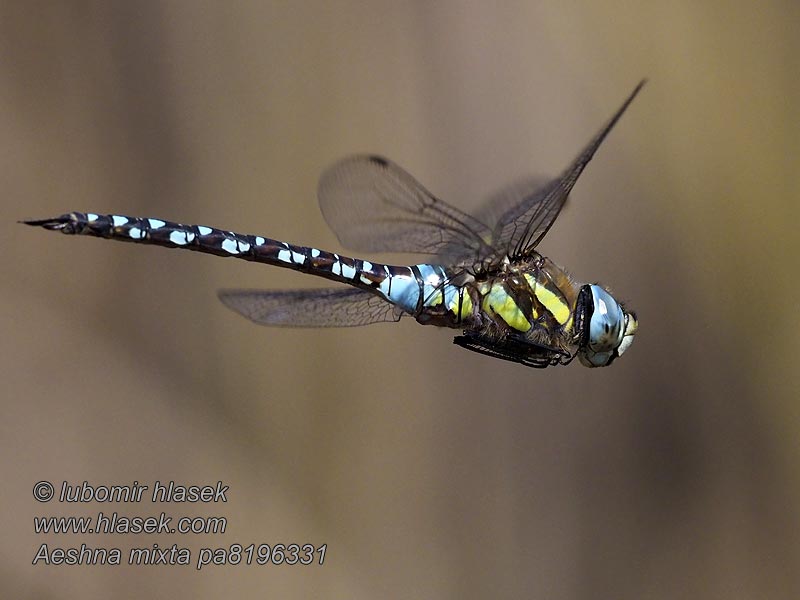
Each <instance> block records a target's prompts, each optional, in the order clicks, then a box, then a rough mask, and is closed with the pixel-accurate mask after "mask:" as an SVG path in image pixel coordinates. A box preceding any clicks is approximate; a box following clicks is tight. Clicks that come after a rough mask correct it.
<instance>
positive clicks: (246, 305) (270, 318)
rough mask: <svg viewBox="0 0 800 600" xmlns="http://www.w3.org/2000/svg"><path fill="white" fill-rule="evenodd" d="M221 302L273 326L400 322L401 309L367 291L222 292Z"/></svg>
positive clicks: (255, 320)
mask: <svg viewBox="0 0 800 600" xmlns="http://www.w3.org/2000/svg"><path fill="white" fill-rule="evenodd" d="M218 295H219V299H220V300H222V303H223V304H225V306H227V307H228V308H230V309H231V310H233V311H235V312H237V313H239V314H240V315H242V316H243V317H246V318H248V319H250V320H251V321H254V322H255V323H259V324H260V325H269V326H272V327H355V326H358V325H369V324H370V323H383V322H387V321H399V320H400V317H401V316H402V315H403V313H402V312H401V311H399V309H397V308H396V307H394V306H393V305H392V304H390V303H389V302H386V301H385V300H382V299H381V298H379V297H378V296H376V295H375V294H372V293H370V292H368V291H366V290H359V289H355V288H341V289H339V288H332V289H313V288H312V289H307V290H276V291H267V290H220V292H219V294H218Z"/></svg>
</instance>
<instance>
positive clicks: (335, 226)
mask: <svg viewBox="0 0 800 600" xmlns="http://www.w3.org/2000/svg"><path fill="white" fill-rule="evenodd" d="M644 84H645V81H641V82H640V83H639V84H638V85H637V86H636V88H635V89H634V90H633V91H632V92H631V93H630V95H629V96H628V97H627V99H626V100H625V102H624V103H623V104H622V106H621V107H620V108H619V109H618V110H617V111H616V113H614V115H613V116H612V117H611V119H610V120H609V121H608V122H607V123H606V124H605V125H604V126H603V128H602V129H601V130H600V131H599V132H598V133H597V134H596V135H595V136H594V138H592V140H591V141H590V142H589V143H588V145H587V146H586V147H585V148H584V149H583V150H582V151H581V152H580V154H578V156H577V157H576V158H575V159H574V160H573V161H572V163H571V164H570V165H569V166H568V167H567V168H566V169H565V170H564V171H563V172H562V173H561V174H560V175H559V176H558V177H556V178H554V179H551V180H548V181H545V182H544V183H542V182H541V181H539V182H533V181H531V182H528V183H526V184H522V185H518V186H514V187H513V188H509V189H508V190H506V191H505V192H504V193H502V194H500V195H498V196H496V197H494V198H493V199H492V201H490V202H489V203H487V205H486V207H485V208H484V209H483V211H482V212H481V213H478V214H477V216H471V215H469V214H466V213H464V212H462V211H461V210H459V209H458V208H456V207H454V206H451V205H450V204H448V203H446V202H444V201H442V200H440V199H439V198H437V197H436V196H434V195H433V194H431V193H430V192H429V191H428V190H427V189H426V188H425V187H424V186H423V185H422V184H420V183H419V182H418V181H417V180H416V179H414V177H412V176H411V175H410V174H409V173H408V172H406V171H405V170H404V169H402V168H401V167H400V166H398V165H397V164H395V163H394V162H392V161H390V160H388V159H386V158H384V157H381V156H377V155H356V156H351V157H348V158H345V159H343V160H340V161H339V162H337V163H335V164H334V165H333V166H332V167H330V168H329V169H328V170H327V171H325V172H324V173H323V174H322V177H321V178H320V183H319V188H318V200H319V206H320V209H321V211H322V215H323V217H324V219H325V221H326V222H327V223H328V225H329V226H330V227H331V229H332V230H333V232H334V233H335V234H336V236H337V237H338V239H339V242H340V243H341V244H342V245H343V246H344V247H348V248H350V249H352V250H354V251H357V252H359V253H362V252H364V253H368V252H395V253H396V252H404V253H414V254H426V255H431V256H432V257H433V258H432V260H431V262H425V263H419V264H413V265H389V264H382V263H379V262H374V261H369V260H364V259H359V258H350V257H348V256H344V255H341V254H337V253H333V252H327V251H324V250H320V249H317V248H313V247H308V246H299V245H295V244H290V243H287V242H282V241H279V240H274V239H270V238H267V237H263V236H259V235H245V234H240V233H235V232H233V231H227V230H223V229H217V228H214V227H206V226H203V225H184V224H181V223H176V222H172V221H167V220H164V219H157V218H147V217H144V218H142V217H127V216H122V215H113V214H105V215H104V214H97V213H91V212H89V213H81V212H71V213H67V214H64V215H62V216H60V217H55V218H50V219H39V220H29V221H23V223H25V224H27V225H32V226H37V227H43V228H45V229H49V230H54V231H60V232H62V233H65V234H70V235H88V236H95V237H101V238H106V239H112V240H121V241H126V242H136V243H142V244H154V245H157V246H166V247H169V248H183V249H187V250H194V251H197V252H203V253H206V254H214V255H217V256H222V257H234V258H239V259H243V260H249V261H253V262H256V263H265V264H268V265H274V266H278V267H284V268H287V269H293V270H295V271H300V272H302V273H308V274H311V275H317V276H319V277H323V278H325V279H328V280H331V281H334V282H336V283H339V284H346V286H338V287H332V288H329V289H324V288H323V289H297V290H222V291H220V292H219V298H220V299H221V300H222V302H223V303H224V304H225V305H226V306H227V307H229V308H231V309H232V310H234V311H236V312H237V313H239V314H241V315H243V316H244V317H246V318H248V319H250V320H251V321H254V322H256V323H259V324H261V325H270V326H288V327H348V326H357V325H368V324H371V323H380V322H395V321H399V320H400V319H401V318H402V317H408V316H411V317H413V318H414V319H415V320H416V321H417V322H418V323H421V324H423V325H434V326H438V327H446V328H451V329H460V330H461V334H460V335H456V336H455V338H454V340H453V341H454V343H455V344H457V345H458V346H461V347H462V348H466V349H467V350H471V351H474V352H478V353H481V354H484V355H488V356H490V357H494V358H499V359H502V360H507V361H512V362H515V363H519V364H522V365H525V366H529V367H538V368H544V367H548V366H551V365H566V364H569V363H570V362H572V360H573V359H574V358H575V357H576V356H577V357H578V359H579V361H580V362H581V363H582V364H584V365H586V366H587V367H604V366H607V365H610V364H611V363H612V362H614V360H615V359H616V358H617V357H619V356H621V355H622V354H623V353H624V352H625V351H626V350H627V349H628V348H629V347H630V345H631V343H632V341H633V338H634V336H635V334H636V332H637V330H638V320H637V318H636V314H635V313H634V312H633V311H631V310H630V309H628V308H627V307H626V306H624V305H623V303H622V302H619V301H617V300H616V299H615V298H614V297H613V296H612V295H611V293H610V292H609V290H608V289H606V288H605V287H603V286H601V285H599V284H595V283H578V282H576V281H574V280H573V278H572V277H571V276H570V275H569V274H568V273H567V272H566V271H565V270H564V269H563V268H562V267H559V266H558V265H556V264H555V263H554V262H553V261H551V260H550V259H549V258H547V257H545V256H543V255H542V254H540V253H539V252H538V250H537V249H538V246H539V243H540V242H541V241H542V239H543V238H544V236H545V235H546V234H547V232H548V231H549V230H550V227H551V226H552V225H553V223H554V222H555V220H556V218H557V217H558V215H559V214H560V212H561V209H562V208H563V207H564V204H565V202H566V200H567V197H568V196H569V194H570V192H571V191H572V188H573V186H574V185H575V183H576V181H577V180H578V177H579V176H580V174H581V173H582V172H583V170H584V168H585V167H586V165H587V164H588V163H589V161H590V160H591V159H592V157H593V156H594V154H595V152H596V151H597V149H598V148H599V147H600V145H601V144H602V142H603V141H604V140H605V139H606V136H607V135H608V134H609V132H610V131H611V130H612V128H613V127H614V126H615V125H616V123H617V121H619V119H620V118H621V117H622V115H623V113H624V112H625V111H626V110H627V108H628V106H629V105H630V104H631V102H632V101H633V99H634V98H635V97H636V95H637V94H638V93H639V91H640V90H641V89H642V86H643V85H644Z"/></svg>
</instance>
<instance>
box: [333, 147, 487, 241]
mask: <svg viewBox="0 0 800 600" xmlns="http://www.w3.org/2000/svg"><path fill="white" fill-rule="evenodd" d="M318 195H319V205H320V209H321V210H322V215H323V216H324V217H325V220H326V221H327V223H328V225H329V226H330V228H331V229H332V230H333V231H334V233H336V236H337V237H338V238H339V241H340V242H341V243H342V245H343V246H344V247H346V248H350V249H352V250H356V251H359V252H414V253H420V254H439V253H441V252H442V251H444V250H446V251H447V253H448V254H457V255H465V256H466V255H470V256H471V255H475V256H486V255H488V254H490V253H491V252H492V249H491V248H490V247H489V246H488V245H487V240H488V239H489V235H490V233H491V230H490V229H489V228H488V227H487V226H486V225H484V224H483V223H481V222H480V221H478V220H477V219H475V218H474V217H471V216H470V215H468V214H466V213H463V212H461V211H460V210H458V209H457V208H455V207H453V206H450V205H449V204H447V203H445V202H443V201H442V200H439V199H438V198H436V197H434V196H433V194H431V193H430V192H429V191H428V190H426V189H425V188H424V187H423V186H422V184H420V183H419V182H418V181H417V180H416V179H414V178H413V177H412V176H411V175H409V174H408V173H407V172H406V171H405V170H403V169H402V168H401V167H399V166H398V165H396V164H395V163H393V162H391V161H389V160H387V159H385V158H383V157H380V156H373V155H358V156H352V157H349V158H345V159H343V160H341V161H339V162H337V163H336V164H334V165H333V166H332V167H330V168H329V169H328V170H327V171H325V173H323V174H322V177H321V178H320V182H319V193H318Z"/></svg>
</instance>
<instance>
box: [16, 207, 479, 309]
mask: <svg viewBox="0 0 800 600" xmlns="http://www.w3.org/2000/svg"><path fill="white" fill-rule="evenodd" d="M26 223H27V224H28V225H34V226H40V227H44V228H45V229H50V230H55V231H61V232H62V233H65V234H68V235H89V236H93V237H100V238H106V239H113V240H119V241H125V242H134V243H140V244H151V245H156V246H164V247H167V248H183V249H186V250H194V251H195V252H202V253H205V254H214V255H216V256H221V257H232V258H240V259H243V260H249V261H253V262H258V263H264V264H269V265H274V266H279V267H284V268H288V269H293V270H296V271H301V272H303V273H308V274H311V275H316V276H318V277H324V278H326V279H330V280H333V281H337V282H340V283H346V284H348V285H352V286H355V287H358V288H362V289H367V290H370V291H372V292H373V293H375V294H377V295H379V296H381V297H383V298H384V299H385V300H388V301H389V302H391V303H393V304H395V305H396V306H398V307H400V308H401V309H403V311H405V312H407V313H409V314H411V315H413V316H415V317H418V316H419V315H421V314H423V313H426V312H427V313H431V314H433V313H436V312H437V310H438V309H439V308H440V307H441V308H442V309H444V310H445V312H446V311H447V310H450V309H452V311H453V313H454V315H458V314H462V313H463V314H465V315H466V314H468V313H469V311H470V310H471V304H465V302H464V300H463V299H461V295H462V294H463V290H460V289H459V288H457V287H456V286H453V285H449V284H447V283H446V282H447V274H446V272H445V269H444V267H442V266H439V265H429V264H419V265H412V266H392V265H385V264H381V263H372V262H370V261H366V260H361V259H357V258H350V257H348V256H341V255H339V254H336V253H332V252H327V251H325V250H319V249H317V248H311V247H307V246H297V245H294V244H289V243H287V242H282V241H279V240H274V239H270V238H267V237H263V236H259V235H249V234H241V233H236V232H233V231H225V230H222V229H217V228H215V227H207V226H205V225H184V224H182V223H176V222H173V221H166V220H164V219H156V218H149V217H128V216H123V215H100V214H96V213H80V212H71V213H68V214H65V215H61V216H60V217H55V218H52V219H41V220H36V221H26ZM467 302H469V299H468V296H467ZM439 312H441V311H439ZM451 320H452V319H451ZM458 320H460V319H458Z"/></svg>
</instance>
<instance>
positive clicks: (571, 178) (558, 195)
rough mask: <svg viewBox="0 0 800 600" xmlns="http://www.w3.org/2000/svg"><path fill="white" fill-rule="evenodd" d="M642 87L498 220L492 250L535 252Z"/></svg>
mask: <svg viewBox="0 0 800 600" xmlns="http://www.w3.org/2000/svg"><path fill="white" fill-rule="evenodd" d="M644 84H645V81H644V80H643V81H641V82H640V83H639V85H637V86H636V88H635V89H634V90H633V92H631V94H630V95H629V96H628V98H627V100H625V102H624V103H623V104H622V106H621V107H620V108H619V110H617V112H616V113H615V114H614V116H613V117H611V119H610V120H609V121H608V123H607V124H606V125H605V127H603V129H601V130H600V132H599V133H598V134H597V135H596V136H595V137H594V139H592V141H591V142H589V144H588V145H587V146H586V148H584V149H583V151H582V152H581V153H580V154H579V155H578V157H577V158H576V159H575V160H574V161H573V162H572V164H571V165H570V166H569V167H567V169H565V170H564V172H563V173H561V175H560V176H559V177H557V178H556V179H553V180H552V181H550V182H548V183H546V184H545V185H543V186H542V187H540V188H538V189H534V190H531V191H530V193H529V195H528V196H527V197H525V198H524V199H523V200H522V201H521V202H520V203H519V204H518V205H517V206H514V207H512V208H510V209H509V210H508V211H507V212H506V213H505V214H504V215H503V216H502V217H501V218H500V220H499V221H498V222H497V225H496V226H495V228H494V232H493V235H492V245H493V246H494V247H495V248H498V249H503V250H507V251H508V253H509V255H510V256H512V257H519V256H524V255H525V254H527V253H529V252H530V251H532V250H533V249H534V248H536V246H537V245H538V244H539V242H540V241H541V240H542V238H543V237H544V236H545V234H546V233H547V231H548V230H549V229H550V226H551V225H552V224H553V222H554V221H555V220H556V217H558V214H559V213H560V212H561V209H562V208H563V207H564V203H565V202H566V200H567V196H568V195H569V193H570V191H571V190H572V187H573V186H574V185H575V182H576V181H577V180H578V177H579V176H580V174H581V173H582V172H583V169H584V168H585V167H586V165H587V164H588V163H589V161H590V160H591V159H592V157H593V156H594V153H595V152H596V151H597V149H598V148H599V147H600V144H602V143H603V140H604V139H605V138H606V136H607V135H608V133H609V132H610V131H611V129H613V127H614V125H616V124H617V121H619V119H620V117H621V116H622V115H623V113H624V112H625V110H626V109H627V108H628V106H629V105H630V103H631V102H632V101H633V99H634V98H635V97H636V95H637V94H638V93H639V90H641V89H642V86H643V85H644Z"/></svg>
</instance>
